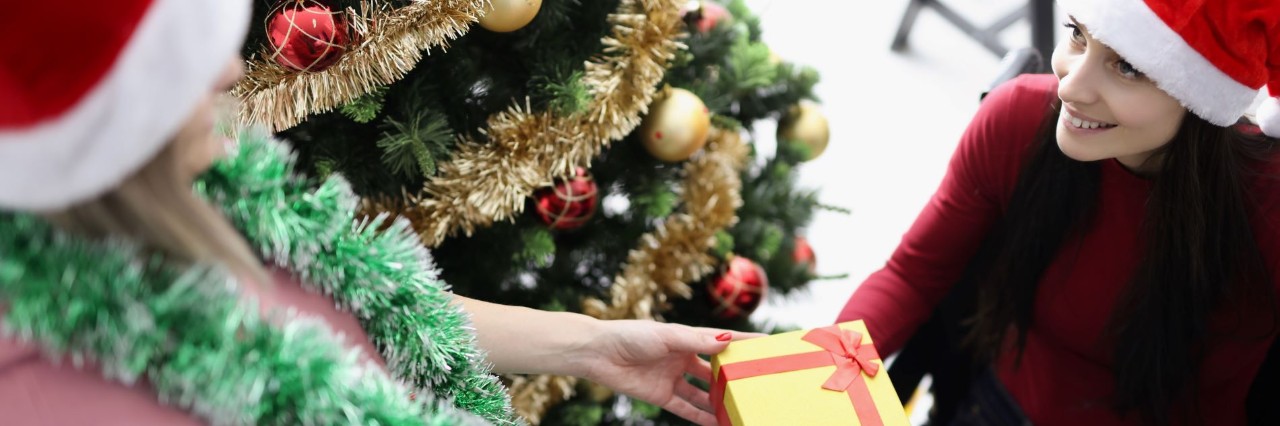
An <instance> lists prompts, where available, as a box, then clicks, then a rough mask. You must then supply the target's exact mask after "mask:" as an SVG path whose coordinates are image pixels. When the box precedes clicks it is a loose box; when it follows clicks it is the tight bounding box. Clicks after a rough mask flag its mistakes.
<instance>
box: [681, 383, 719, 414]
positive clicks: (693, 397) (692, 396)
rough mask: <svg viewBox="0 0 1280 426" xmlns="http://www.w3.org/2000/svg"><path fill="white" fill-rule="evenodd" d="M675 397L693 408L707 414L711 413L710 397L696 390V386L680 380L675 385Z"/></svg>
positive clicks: (704, 392) (705, 392)
mask: <svg viewBox="0 0 1280 426" xmlns="http://www.w3.org/2000/svg"><path fill="white" fill-rule="evenodd" d="M676 396H678V397H680V398H681V399H683V400H685V401H689V403H690V404H693V406H694V407H696V408H698V409H699V410H703V411H707V412H711V411H712V408H711V395H710V394H708V393H707V391H704V390H702V389H698V387H697V386H694V385H693V384H691V383H689V382H686V381H683V380H682V381H679V382H677V383H676Z"/></svg>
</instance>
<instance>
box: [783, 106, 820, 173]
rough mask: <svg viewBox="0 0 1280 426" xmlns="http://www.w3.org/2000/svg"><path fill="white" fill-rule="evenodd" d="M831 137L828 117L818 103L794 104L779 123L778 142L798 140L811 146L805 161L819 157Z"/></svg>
mask: <svg viewBox="0 0 1280 426" xmlns="http://www.w3.org/2000/svg"><path fill="white" fill-rule="evenodd" d="M830 138H831V130H830V128H829V127H828V125H827V117H826V116H825V115H822V111H819V110H818V107H817V105H814V104H812V103H808V102H802V103H800V104H799V105H795V106H792V107H791V109H790V110H789V111H788V112H787V115H786V116H785V117H783V118H782V121H780V122H779V123H778V143H786V142H788V141H789V142H798V143H801V144H804V146H806V147H808V148H809V157H808V158H806V159H805V161H808V160H812V159H814V158H818V156H819V155H822V152H823V151H826V150H827V141H828V140H829V139H830Z"/></svg>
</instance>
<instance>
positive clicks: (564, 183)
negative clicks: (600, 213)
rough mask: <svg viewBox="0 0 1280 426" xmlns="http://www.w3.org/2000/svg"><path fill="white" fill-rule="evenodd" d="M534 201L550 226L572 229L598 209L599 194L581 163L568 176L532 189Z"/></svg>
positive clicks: (541, 217) (542, 218)
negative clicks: (570, 175) (552, 183)
mask: <svg viewBox="0 0 1280 426" xmlns="http://www.w3.org/2000/svg"><path fill="white" fill-rule="evenodd" d="M533 202H534V206H535V209H536V212H537V214H538V218H539V219H541V220H542V223H544V224H546V225H547V226H548V227H550V228H551V229H557V230H569V229H577V228H580V227H582V225H585V224H586V223H587V221H588V220H590V219H591V216H593V215H595V213H596V205H597V204H599V194H598V192H597V191H596V182H595V180H593V179H591V175H589V174H587V170H586V169H584V168H581V167H579V168H578V169H577V170H575V171H574V175H573V176H572V177H570V178H568V179H557V180H556V183H555V184H554V185H552V186H549V187H546V188H542V189H539V190H537V191H536V192H534V193H533Z"/></svg>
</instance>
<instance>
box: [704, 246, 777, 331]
mask: <svg viewBox="0 0 1280 426" xmlns="http://www.w3.org/2000/svg"><path fill="white" fill-rule="evenodd" d="M768 289H769V277H768V276H765V273H764V268H761V267H760V265H757V264H756V263H755V262H752V261H751V259H747V258H745V257H741V256H734V257H733V258H732V259H730V260H729V267H728V268H727V269H726V270H725V271H724V273H721V274H720V276H718V277H716V278H715V279H713V280H711V282H710V283H708V284H707V294H709V295H710V297H711V304H712V306H713V308H712V310H711V314H712V315H714V316H716V317H717V318H720V319H724V320H736V319H739V318H744V317H746V316H747V315H751V313H752V312H754V311H755V310H756V308H757V307H759V306H760V301H761V300H764V295H765V292H766V291H767V290H768Z"/></svg>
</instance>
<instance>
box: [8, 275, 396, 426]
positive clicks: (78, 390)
mask: <svg viewBox="0 0 1280 426" xmlns="http://www.w3.org/2000/svg"><path fill="white" fill-rule="evenodd" d="M272 278H273V279H274V280H275V283H274V285H270V286H260V285H253V284H247V285H243V286H242V292H241V295H242V296H243V297H244V299H245V300H246V303H249V302H248V301H249V300H251V298H256V299H257V300H258V304H259V307H260V311H261V312H263V313H264V314H267V313H272V312H276V313H286V312H289V310H290V309H292V310H293V311H294V312H296V313H297V314H298V315H300V316H308V317H313V318H319V319H321V320H323V321H324V322H325V323H326V324H327V325H328V326H329V327H331V328H332V329H333V330H334V331H335V332H336V333H337V334H339V335H341V336H344V343H346V344H347V345H348V346H349V347H352V348H358V349H360V350H361V351H360V352H361V358H362V360H363V361H365V362H367V363H373V364H374V368H378V369H381V370H383V371H386V362H385V361H384V360H383V359H382V356H381V355H379V354H378V351H377V350H376V349H374V347H373V344H372V343H370V342H369V336H368V335H366V334H365V332H364V329H362V328H361V327H360V322H359V321H357V320H356V317H355V316H352V315H351V314H349V313H346V312H341V311H339V310H337V309H336V308H335V307H334V305H335V304H334V302H333V300H332V299H329V298H328V297H326V296H324V295H321V294H317V293H312V292H309V291H307V290H305V289H303V288H302V286H301V285H300V284H299V283H298V281H297V280H296V279H294V278H293V277H291V276H290V275H289V273H288V272H287V271H279V270H277V271H273V272H272ZM3 313H4V308H3V307H2V306H0V315H2V314H3ZM0 413H2V414H0V424H20V425H84V424H94V425H160V424H163V425H187V424H200V420H199V419H197V418H196V417H194V416H192V415H190V414H188V413H187V412H185V411H183V410H181V409H178V408H174V407H169V406H165V405H161V404H160V402H159V401H158V400H157V399H156V395H155V394H154V393H153V392H152V391H151V387H150V386H149V385H148V384H147V383H146V382H145V380H140V381H139V382H138V383H137V384H135V385H133V386H128V385H124V384H121V383H119V382H114V381H108V380H106V379H104V378H103V377H102V375H101V373H100V372H99V369H98V367H97V366H96V365H94V364H92V363H87V364H86V365H85V366H84V367H82V368H76V367H75V366H73V365H72V364H71V361H70V360H69V359H63V360H52V359H49V357H47V356H45V355H44V354H43V353H42V352H41V351H40V349H39V348H37V347H35V346H32V345H30V344H28V343H25V342H22V341H19V340H16V339H14V338H8V337H0Z"/></svg>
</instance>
